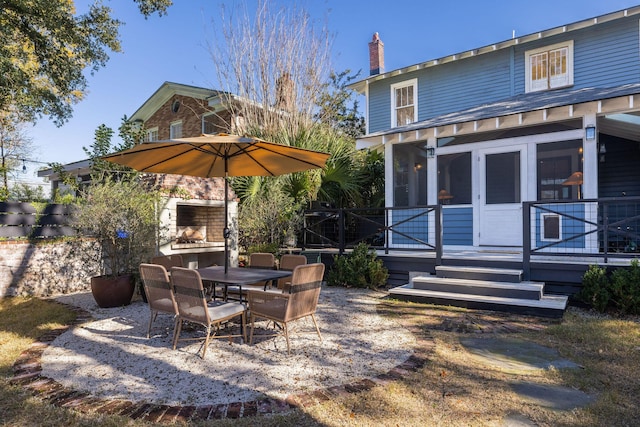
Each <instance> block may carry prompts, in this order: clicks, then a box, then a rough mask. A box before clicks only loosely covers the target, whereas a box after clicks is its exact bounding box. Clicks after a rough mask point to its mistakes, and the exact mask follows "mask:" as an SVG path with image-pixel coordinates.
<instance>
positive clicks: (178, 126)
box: [169, 122, 182, 139]
mask: <svg viewBox="0 0 640 427" xmlns="http://www.w3.org/2000/svg"><path fill="white" fill-rule="evenodd" d="M169 138H170V139H176V138H182V122H175V123H171V127H170V128H169Z"/></svg>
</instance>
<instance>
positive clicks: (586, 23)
mask: <svg viewBox="0 0 640 427" xmlns="http://www.w3.org/2000/svg"><path fill="white" fill-rule="evenodd" d="M638 14H640V6H634V7H630V8H628V9H623V10H620V11H617V12H611V13H607V14H605V15H601V16H597V17H594V18H589V19H585V20H582V21H578V22H574V23H571V24H566V25H562V26H560V27H555V28H551V29H548V30H544V31H538V32H536V33H532V34H528V35H525V36H522V37H516V38H513V39H509V40H504V41H501V42H498V43H493V44H490V45H487V46H483V47H480V48H476V49H472V50H467V51H464V52H460V53H455V54H453V55H449V56H445V57H442V58H437V59H430V60H428V61H425V62H420V63H418V64H414V65H410V66H408V67H404V68H399V69H397V70H393V71H389V72H386V73H382V74H376V75H373V76H369V77H367V78H366V79H364V80H360V81H358V82H356V83H353V84H351V85H349V86H348V87H349V88H350V89H353V90H355V91H357V92H360V93H364V91H365V89H366V86H367V84H369V83H371V82H374V81H378V80H382V79H386V78H389V77H393V76H398V75H401V74H406V73H409V72H412V71H417V70H421V69H424V68H429V67H434V66H438V65H441V64H446V63H449V62H453V61H457V60H460V59H465V58H471V57H474V56H478V55H483V54H486V53H490V52H495V51H497V50H501V49H506V48H510V47H512V46H516V45H520V44H524V43H528V42H532V41H535V40H540V39H545V38H548V37H551V36H555V35H558V34H564V33H570V32H572V31H576V30H581V29H584V28H588V27H592V26H595V25H598V24H602V23H605V22H610V21H615V20H618V19H623V18H627V17H629V16H633V15H638Z"/></svg>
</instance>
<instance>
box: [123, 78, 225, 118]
mask: <svg viewBox="0 0 640 427" xmlns="http://www.w3.org/2000/svg"><path fill="white" fill-rule="evenodd" d="M224 94H225V92H223V91H219V90H214V89H207V88H203V87H198V86H190V85H185V84H181V83H173V82H164V83H163V84H162V85H161V86H160V87H159V88H158V90H156V91H155V92H154V93H153V95H151V96H150V97H149V99H147V100H146V101H145V102H144V103H143V104H142V105H141V106H140V108H138V109H137V110H136V112H135V113H133V115H132V116H131V117H129V120H130V121H132V122H133V121H136V120H142V121H143V122H146V121H147V120H148V119H149V118H150V117H151V116H152V115H153V114H154V113H155V112H156V111H158V109H159V108H160V107H161V106H162V105H164V104H165V103H166V102H167V101H168V100H169V99H171V97H172V96H174V95H182V96H186V97H190V98H195V99H201V100H204V101H207V103H208V106H210V107H214V110H215V107H216V106H218V105H221V104H222V100H221V98H222V97H221V95H224Z"/></svg>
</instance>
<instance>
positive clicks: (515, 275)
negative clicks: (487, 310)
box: [436, 265, 522, 283]
mask: <svg viewBox="0 0 640 427" xmlns="http://www.w3.org/2000/svg"><path fill="white" fill-rule="evenodd" d="M436 276H438V277H447V278H452V279H475V280H491V281H495V282H509V283H519V282H521V281H522V270H511V269H506V268H487V267H457V266H451V265H438V266H436Z"/></svg>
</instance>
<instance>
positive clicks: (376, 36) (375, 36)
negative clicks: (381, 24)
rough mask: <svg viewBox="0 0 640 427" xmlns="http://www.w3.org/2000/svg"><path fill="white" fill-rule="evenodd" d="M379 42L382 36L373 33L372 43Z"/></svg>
mask: <svg viewBox="0 0 640 427" xmlns="http://www.w3.org/2000/svg"><path fill="white" fill-rule="evenodd" d="M378 40H380V35H379V34H378V32H377V31H376V32H375V33H373V38H372V39H371V41H373V42H375V41H378Z"/></svg>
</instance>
